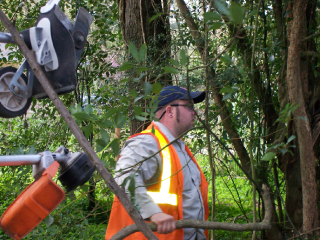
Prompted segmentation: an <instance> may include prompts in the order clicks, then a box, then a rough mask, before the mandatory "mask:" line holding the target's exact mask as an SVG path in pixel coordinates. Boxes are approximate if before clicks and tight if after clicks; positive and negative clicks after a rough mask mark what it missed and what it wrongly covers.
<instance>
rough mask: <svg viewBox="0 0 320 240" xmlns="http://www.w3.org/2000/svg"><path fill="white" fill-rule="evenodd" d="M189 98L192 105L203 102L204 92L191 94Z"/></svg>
mask: <svg viewBox="0 0 320 240" xmlns="http://www.w3.org/2000/svg"><path fill="white" fill-rule="evenodd" d="M190 98H192V99H193V102H194V103H199V102H202V101H203V100H205V99H206V92H191V93H190ZM180 99H183V100H187V99H188V97H184V98H180Z"/></svg>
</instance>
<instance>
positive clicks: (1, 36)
mask: <svg viewBox="0 0 320 240" xmlns="http://www.w3.org/2000/svg"><path fill="white" fill-rule="evenodd" d="M0 42H2V43H16V42H15V41H14V40H13V37H12V36H11V34H10V33H3V32H0Z"/></svg>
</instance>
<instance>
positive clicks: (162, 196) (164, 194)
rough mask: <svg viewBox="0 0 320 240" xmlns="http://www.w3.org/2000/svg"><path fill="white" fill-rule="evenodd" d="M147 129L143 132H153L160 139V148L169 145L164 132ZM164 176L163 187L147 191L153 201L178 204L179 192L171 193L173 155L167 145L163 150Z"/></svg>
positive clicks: (162, 178) (162, 179) (162, 177)
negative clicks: (163, 134) (157, 190)
mask: <svg viewBox="0 0 320 240" xmlns="http://www.w3.org/2000/svg"><path fill="white" fill-rule="evenodd" d="M153 130H154V131H151V129H147V130H145V131H143V132H142V133H151V132H152V133H153V134H154V135H155V137H156V138H157V139H158V140H159V143H160V149H163V148H164V147H165V146H166V145H168V143H167V141H166V140H165V139H164V137H163V136H162V134H161V133H160V132H159V131H158V130H157V129H153ZM161 153H162V176H161V187H160V190H159V192H154V191H147V193H148V195H149V196H150V197H151V198H152V199H153V201H154V202H155V203H157V204H170V205H173V206H177V205H178V200H177V194H171V193H170V192H169V189H170V178H171V175H172V173H171V156H170V152H169V148H168V147H166V148H164V149H163V150H162V151H161Z"/></svg>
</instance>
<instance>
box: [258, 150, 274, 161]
mask: <svg viewBox="0 0 320 240" xmlns="http://www.w3.org/2000/svg"><path fill="white" fill-rule="evenodd" d="M276 155H277V154H276V153H275V152H267V153H266V154H265V155H264V156H263V157H262V159H261V160H263V161H269V160H272V159H274V157H275V156H276Z"/></svg>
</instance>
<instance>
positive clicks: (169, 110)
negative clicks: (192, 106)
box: [166, 105, 172, 115]
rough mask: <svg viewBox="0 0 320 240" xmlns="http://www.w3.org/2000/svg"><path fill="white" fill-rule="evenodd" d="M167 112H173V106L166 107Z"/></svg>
mask: <svg viewBox="0 0 320 240" xmlns="http://www.w3.org/2000/svg"><path fill="white" fill-rule="evenodd" d="M166 112H167V113H168V114H169V115H170V114H172V107H171V106H170V105H169V106H167V107H166Z"/></svg>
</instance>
